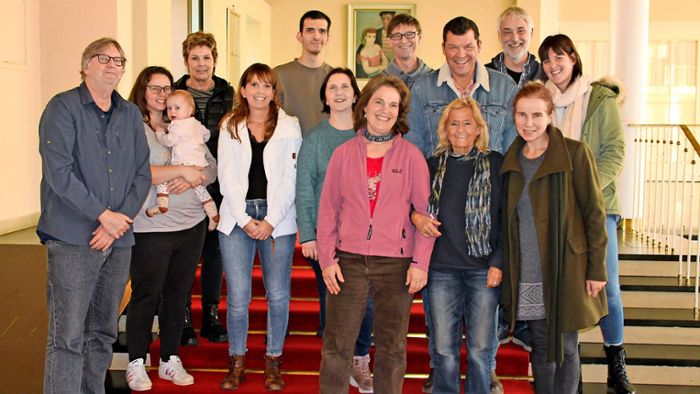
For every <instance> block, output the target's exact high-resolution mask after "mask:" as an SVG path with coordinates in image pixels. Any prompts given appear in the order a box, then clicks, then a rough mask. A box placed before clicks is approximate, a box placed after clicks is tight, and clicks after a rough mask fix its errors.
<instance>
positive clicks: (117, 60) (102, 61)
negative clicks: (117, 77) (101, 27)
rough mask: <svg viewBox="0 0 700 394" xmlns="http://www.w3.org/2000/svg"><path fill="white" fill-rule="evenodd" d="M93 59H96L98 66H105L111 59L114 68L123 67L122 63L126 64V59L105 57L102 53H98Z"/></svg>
mask: <svg viewBox="0 0 700 394" xmlns="http://www.w3.org/2000/svg"><path fill="white" fill-rule="evenodd" d="M93 57H96V58H97V61H98V62H100V64H107V63H109V60H110V59H111V60H112V61H113V62H114V65H115V66H118V67H120V66H123V65H124V63H126V58H124V57H121V56H109V55H105V54H104V53H98V54H97V55H94V56H93Z"/></svg>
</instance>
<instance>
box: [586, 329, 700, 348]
mask: <svg viewBox="0 0 700 394" xmlns="http://www.w3.org/2000/svg"><path fill="white" fill-rule="evenodd" d="M579 341H580V342H582V343H597V344H599V345H601V344H602V343H603V334H602V333H601V331H600V329H598V328H597V327H596V328H594V329H592V330H588V331H586V332H583V333H580V334H579ZM625 344H648V345H650V344H657V345H695V346H700V329H698V328H692V327H658V326H650V327H645V326H631V325H629V324H626V325H625Z"/></svg>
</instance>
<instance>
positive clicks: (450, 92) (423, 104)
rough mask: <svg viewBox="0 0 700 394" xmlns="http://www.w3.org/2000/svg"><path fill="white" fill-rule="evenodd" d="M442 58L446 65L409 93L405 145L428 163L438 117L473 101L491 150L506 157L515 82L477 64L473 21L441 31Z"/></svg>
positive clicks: (462, 21)
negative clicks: (456, 103)
mask: <svg viewBox="0 0 700 394" xmlns="http://www.w3.org/2000/svg"><path fill="white" fill-rule="evenodd" d="M442 41H443V42H442V52H443V53H444V54H445V60H446V63H445V64H444V65H443V66H442V67H441V68H440V69H439V70H435V71H432V72H430V73H428V74H426V75H424V76H423V77H421V78H420V79H418V81H416V82H415V83H414V84H413V86H412V87H411V111H410V113H409V126H410V131H409V132H408V134H406V139H408V140H409V141H411V142H413V143H414V144H415V145H416V146H418V148H420V149H421V151H422V152H423V155H424V156H425V157H426V158H427V157H430V155H431V154H432V152H433V150H434V149H435V146H437V134H436V133H435V132H436V130H437V125H438V121H439V120H440V116H441V115H442V111H443V109H444V108H445V106H447V104H449V103H450V102H451V101H452V100H454V99H456V98H458V97H473V98H474V99H475V100H476V101H477V102H478V103H479V105H480V106H481V112H482V115H483V116H484V119H485V120H486V123H487V124H488V125H489V148H490V149H491V150H493V151H496V152H499V153H501V154H504V153H505V152H506V150H507V149H508V147H509V146H510V144H511V142H513V140H514V139H515V135H516V133H515V126H514V125H513V117H512V110H513V97H514V96H515V93H516V92H517V90H518V88H517V86H516V85H515V83H514V82H513V80H512V79H511V78H510V77H509V76H507V75H505V74H502V73H500V72H498V71H494V70H490V69H487V68H486V67H484V65H483V64H482V63H481V62H479V60H478V59H477V56H478V55H479V52H480V51H481V40H480V39H479V28H478V27H477V25H476V23H474V21H472V20H470V19H467V18H465V17H463V16H458V17H456V18H454V19H452V20H451V21H449V22H447V24H446V25H445V27H444V28H443V29H442Z"/></svg>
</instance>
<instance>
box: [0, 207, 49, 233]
mask: <svg viewBox="0 0 700 394" xmlns="http://www.w3.org/2000/svg"><path fill="white" fill-rule="evenodd" d="M38 222H39V212H35V213H31V214H29V215H24V216H19V217H15V218H10V219H5V220H0V235H2V234H8V233H13V232H15V231H19V230H24V229H25V228H29V227H32V226H36V224H37V223H38Z"/></svg>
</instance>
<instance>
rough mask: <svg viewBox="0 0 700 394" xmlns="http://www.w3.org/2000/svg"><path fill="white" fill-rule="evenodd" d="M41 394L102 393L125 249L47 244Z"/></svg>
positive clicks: (128, 250)
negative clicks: (45, 335)
mask: <svg viewBox="0 0 700 394" xmlns="http://www.w3.org/2000/svg"><path fill="white" fill-rule="evenodd" d="M46 246H47V247H48V252H49V253H48V254H49V255H48V257H49V259H48V277H47V281H46V301H47V304H48V312H49V329H48V340H47V344H46V362H45V366H44V393H70V394H73V393H104V392H105V388H104V381H105V374H106V372H107V369H108V368H109V365H110V363H111V362H112V344H113V343H114V342H115V341H116V340H117V328H118V327H117V321H118V317H119V303H120V302H121V299H122V296H123V295H124V286H125V285H126V281H127V279H128V277H129V260H130V259H131V248H110V249H108V250H107V251H104V252H103V251H99V250H92V249H90V247H89V246H77V245H70V244H66V243H63V242H60V241H47V242H46Z"/></svg>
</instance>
